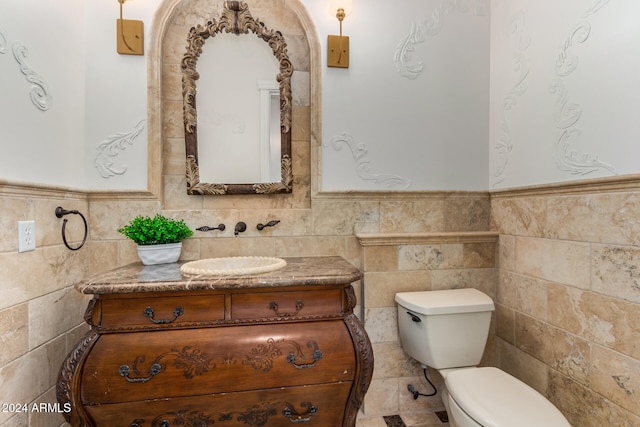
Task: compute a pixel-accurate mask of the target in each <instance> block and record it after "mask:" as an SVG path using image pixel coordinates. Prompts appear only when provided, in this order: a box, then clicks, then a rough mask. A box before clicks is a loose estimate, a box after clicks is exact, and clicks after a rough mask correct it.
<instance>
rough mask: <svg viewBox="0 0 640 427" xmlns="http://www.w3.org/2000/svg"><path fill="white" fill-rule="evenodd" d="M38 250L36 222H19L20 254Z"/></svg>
mask: <svg viewBox="0 0 640 427" xmlns="http://www.w3.org/2000/svg"><path fill="white" fill-rule="evenodd" d="M35 248H36V222H35V221H18V252H27V251H33V250H35Z"/></svg>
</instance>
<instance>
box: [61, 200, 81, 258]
mask: <svg viewBox="0 0 640 427" xmlns="http://www.w3.org/2000/svg"><path fill="white" fill-rule="evenodd" d="M68 214H76V215H80V218H82V221H83V222H84V237H83V238H82V243H80V244H79V245H78V246H76V247H75V248H74V247H72V246H70V245H69V243H68V242H67V235H66V231H65V230H66V228H67V221H68V220H67V219H66V218H65V219H64V221H62V241H63V242H64V245H65V246H66V247H67V248H69V249H70V250H72V251H77V250H78V249H80V248H81V247H83V246H84V243H85V242H86V241H87V232H88V227H87V220H86V219H85V217H84V215H82V214H81V213H80V212H79V211H76V210H71V211H69V210H66V209H63V208H62V207H60V206H58V207H57V208H56V216H57V217H58V218H62V217H63V216H65V215H68Z"/></svg>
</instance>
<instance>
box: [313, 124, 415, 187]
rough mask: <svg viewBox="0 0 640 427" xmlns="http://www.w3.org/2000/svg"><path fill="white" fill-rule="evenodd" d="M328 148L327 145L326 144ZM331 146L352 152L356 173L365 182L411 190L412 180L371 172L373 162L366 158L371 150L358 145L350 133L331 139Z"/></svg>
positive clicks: (364, 145) (363, 145) (365, 146)
mask: <svg viewBox="0 0 640 427" xmlns="http://www.w3.org/2000/svg"><path fill="white" fill-rule="evenodd" d="M325 146H326V144H325ZM331 146H332V147H333V149H334V150H335V151H341V150H342V149H343V148H344V147H345V146H346V147H348V148H349V150H351V156H352V157H353V161H354V163H355V169H356V173H357V174H358V176H359V177H360V179H363V180H365V181H373V182H375V183H376V184H384V186H385V187H387V188H393V187H401V188H404V189H406V188H409V186H410V185H411V180H409V179H406V178H403V177H401V176H399V175H393V174H375V173H371V172H370V170H369V164H370V163H371V161H369V160H366V159H365V157H366V156H367V154H368V153H369V149H368V148H367V145H366V144H363V143H357V142H356V141H355V138H354V137H353V135H351V134H350V133H348V132H343V133H342V134H340V135H336V136H334V137H332V138H331Z"/></svg>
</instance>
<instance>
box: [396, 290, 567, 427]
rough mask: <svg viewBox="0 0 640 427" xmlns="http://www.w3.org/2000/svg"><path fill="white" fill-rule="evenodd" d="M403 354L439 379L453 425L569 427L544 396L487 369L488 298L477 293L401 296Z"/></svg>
mask: <svg viewBox="0 0 640 427" xmlns="http://www.w3.org/2000/svg"><path fill="white" fill-rule="evenodd" d="M395 300H396V303H397V304H398V329H399V332H400V343H401V345H402V348H403V350H404V351H405V352H406V353H407V354H408V355H409V356H411V357H412V358H414V359H415V360H417V361H418V362H420V363H422V364H423V365H425V366H430V367H431V368H434V369H436V370H437V371H438V372H439V373H440V374H441V375H442V377H443V379H444V384H445V386H444V388H443V390H442V391H441V392H442V402H443V403H444V406H445V408H446V409H447V413H448V415H449V423H450V425H451V426H452V427H478V426H480V427H516V426H517V427H540V426H545V427H571V425H570V424H569V422H568V421H567V419H566V418H565V417H564V416H563V415H562V413H561V412H560V411H559V410H558V409H557V408H556V407H555V406H554V405H553V404H552V403H551V402H549V401H548V400H547V399H546V398H545V397H544V396H542V395H541V394H540V393H538V392H537V391H535V390H534V389H533V388H531V387H529V386H528V385H526V384H525V383H523V382H522V381H520V380H518V379H516V378H514V377H512V376H511V375H509V374H507V373H506V372H504V371H501V370H500V369H497V368H492V367H477V365H478V364H479V363H480V360H481V359H482V354H483V353H484V348H485V344H486V341H487V336H488V334H489V325H490V323H491V313H492V312H493V311H494V309H495V307H494V304H493V300H492V299H491V298H490V297H489V296H488V295H486V294H484V293H482V292H480V291H479V290H477V289H451V290H442V291H421V292H400V293H397V294H396V296H395Z"/></svg>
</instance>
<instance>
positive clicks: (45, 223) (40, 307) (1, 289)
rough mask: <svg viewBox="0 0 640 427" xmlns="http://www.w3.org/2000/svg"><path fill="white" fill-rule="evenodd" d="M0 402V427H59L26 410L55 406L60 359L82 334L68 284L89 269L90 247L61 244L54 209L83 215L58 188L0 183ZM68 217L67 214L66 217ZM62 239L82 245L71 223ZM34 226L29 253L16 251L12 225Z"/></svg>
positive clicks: (78, 228) (75, 199) (84, 207)
mask: <svg viewBox="0 0 640 427" xmlns="http://www.w3.org/2000/svg"><path fill="white" fill-rule="evenodd" d="M0 206H2V215H0V272H2V274H1V275H0V296H1V297H0V404H7V405H8V404H18V405H26V408H27V411H26V412H19V411H14V410H12V409H16V408H15V406H14V407H11V406H7V407H4V408H3V409H5V410H7V409H8V410H9V411H4V410H3V411H0V425H2V426H27V425H28V426H31V427H37V426H46V427H50V426H59V425H60V424H61V423H62V421H63V419H62V417H61V415H60V414H58V413H56V412H51V411H49V410H46V411H43V412H39V411H33V407H32V405H33V404H34V403H36V404H40V403H45V404H53V403H55V402H56V397H55V383H56V379H57V375H58V370H59V369H60V366H61V364H62V361H63V359H64V357H65V356H66V354H67V352H68V351H69V350H70V349H71V347H72V346H73V345H74V344H75V342H76V341H77V340H78V338H79V336H80V335H81V334H83V333H84V331H85V330H86V328H85V326H84V325H83V320H82V315H83V313H84V310H85V307H86V303H87V301H86V298H84V297H83V296H82V295H81V294H79V293H78V292H76V291H75V290H74V289H73V287H72V285H73V283H75V282H77V281H79V280H80V279H82V278H83V277H85V276H86V275H87V273H88V272H89V271H90V270H91V260H90V256H89V253H90V249H89V247H90V244H87V246H86V247H84V248H82V249H81V250H78V251H70V250H69V249H67V248H66V247H65V246H64V245H63V244H62V236H61V225H62V220H61V219H58V218H56V216H55V214H54V211H55V208H56V207H57V206H63V207H64V208H65V209H77V210H79V211H80V212H83V213H84V214H86V213H87V212H88V203H87V200H86V197H85V196H84V195H83V194H80V193H74V192H69V191H64V190H58V189H42V188H36V187H31V186H25V185H7V184H2V185H0ZM72 216H73V215H72ZM68 219H69V222H68V226H67V231H68V240H69V241H70V242H71V243H72V244H73V245H74V246H75V245H77V244H78V240H81V239H82V235H83V230H84V229H83V225H82V222H81V220H80V219H79V218H72V217H69V218H68ZM23 220H35V224H36V249H35V250H34V251H30V252H23V253H19V252H18V221H23Z"/></svg>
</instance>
